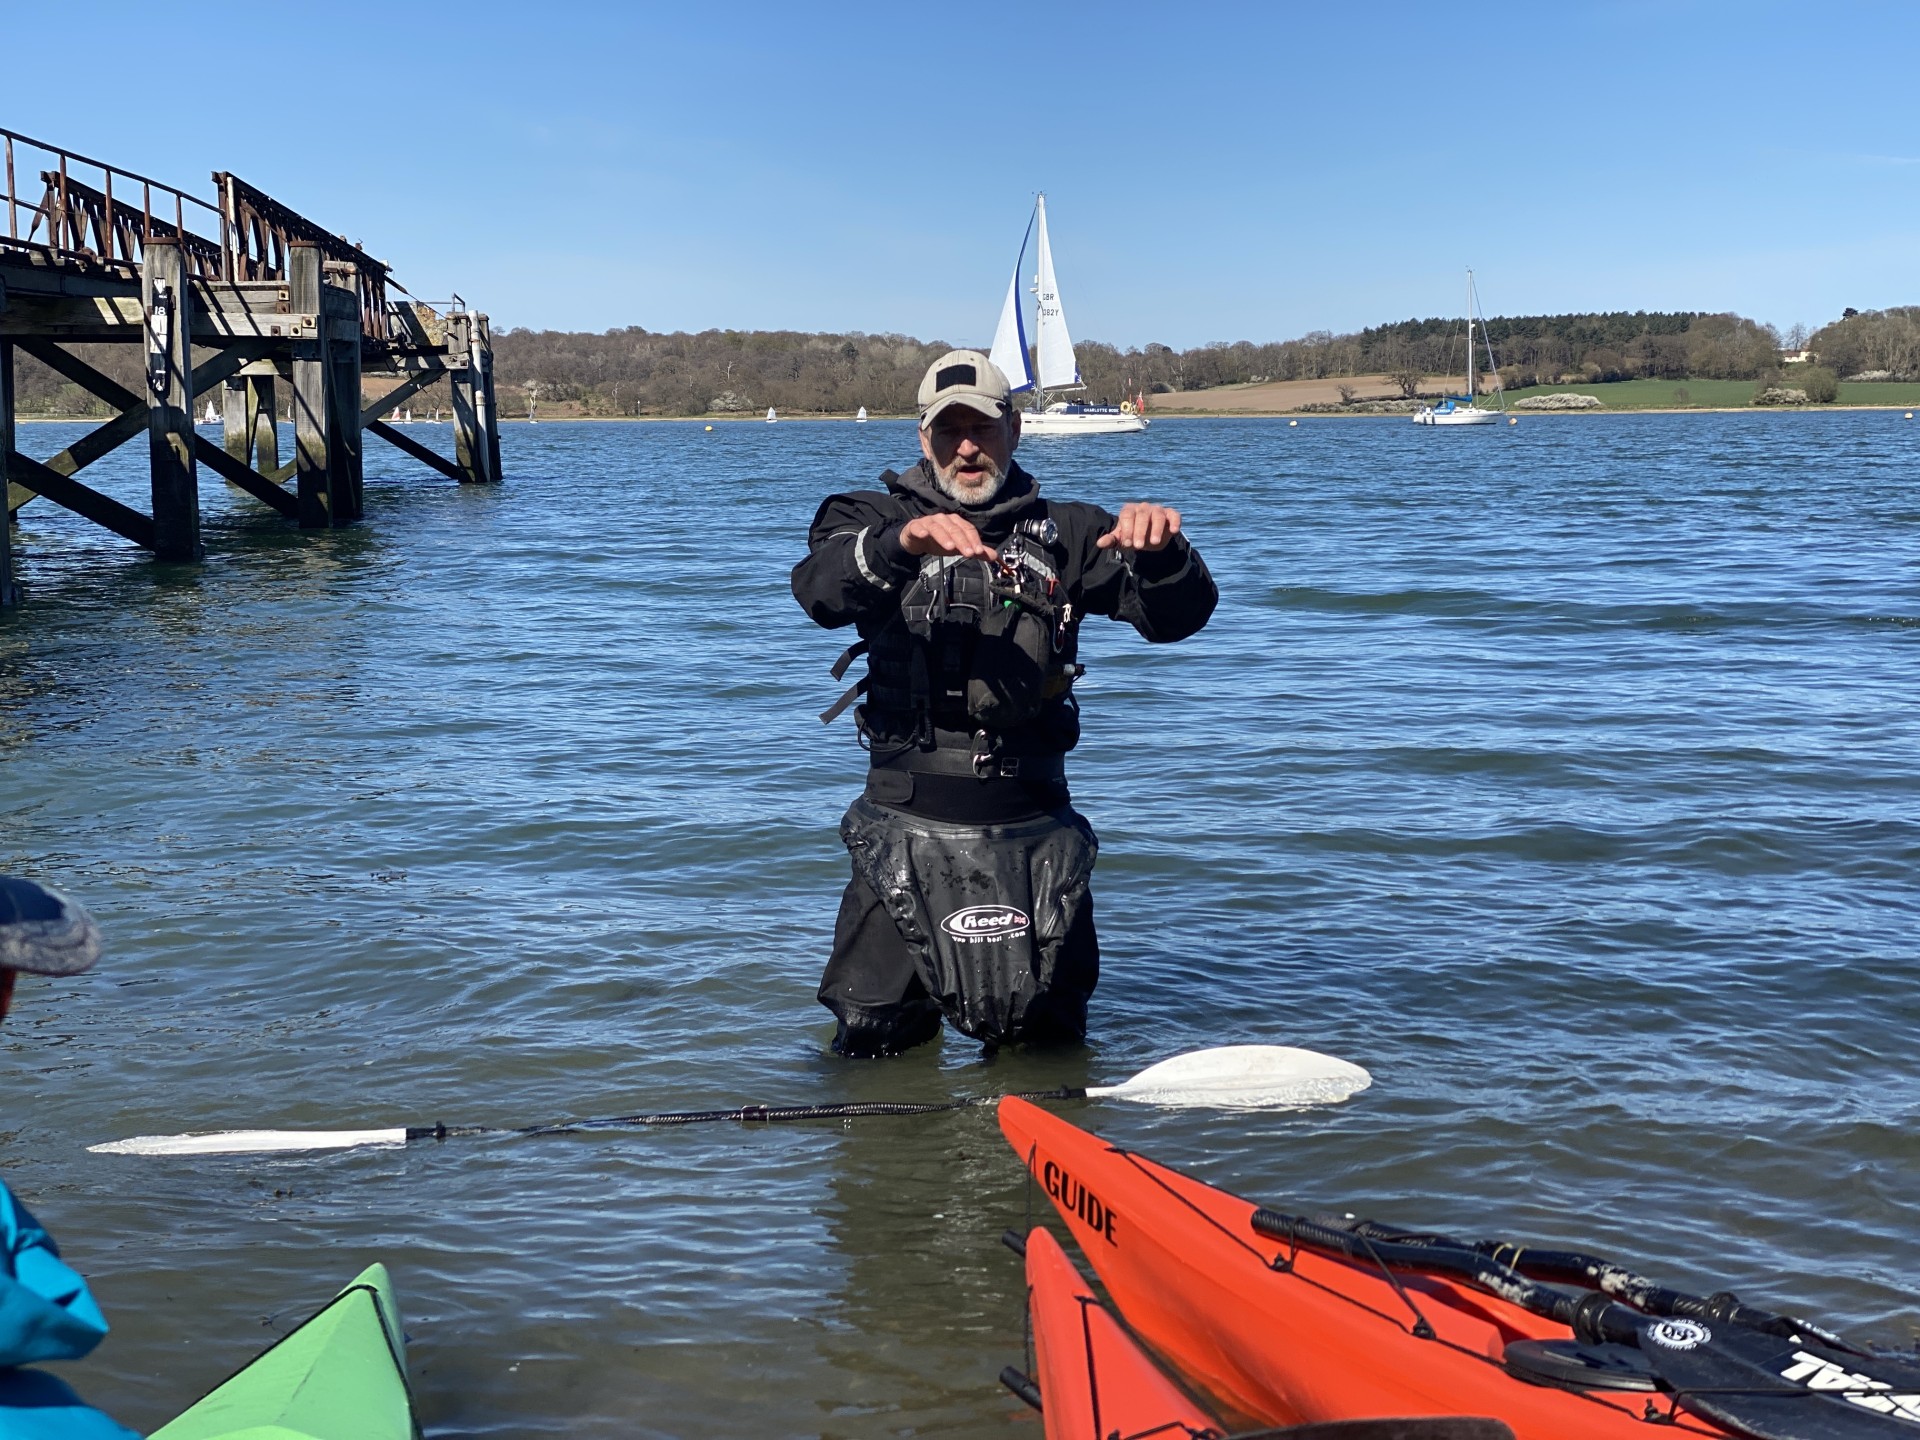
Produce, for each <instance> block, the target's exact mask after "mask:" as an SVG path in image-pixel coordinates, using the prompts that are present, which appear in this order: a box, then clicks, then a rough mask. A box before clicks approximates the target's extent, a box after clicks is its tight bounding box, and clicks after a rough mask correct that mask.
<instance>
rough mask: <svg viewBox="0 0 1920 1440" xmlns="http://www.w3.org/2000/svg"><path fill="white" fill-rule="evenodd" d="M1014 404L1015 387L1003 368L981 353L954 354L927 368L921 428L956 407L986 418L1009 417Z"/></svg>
mask: <svg viewBox="0 0 1920 1440" xmlns="http://www.w3.org/2000/svg"><path fill="white" fill-rule="evenodd" d="M1012 404H1013V387H1012V386H1011V385H1009V384H1007V377H1006V376H1005V375H1002V374H1001V373H1000V367H999V366H998V365H996V364H994V363H993V361H991V360H989V359H988V358H987V357H986V356H984V355H982V354H981V353H980V352H979V351H978V350H953V351H949V352H948V353H947V354H945V355H942V356H941V357H940V358H939V359H938V360H936V361H934V362H933V364H931V365H929V366H928V367H927V373H926V376H925V378H923V379H922V380H921V381H920V428H921V429H922V430H924V429H926V428H927V427H928V426H929V425H931V424H932V423H933V417H934V416H936V415H938V414H939V413H940V412H941V411H942V410H945V409H947V408H949V407H950V406H954V405H965V406H966V407H967V408H968V409H970V410H978V411H979V412H980V413H981V414H982V415H991V416H995V417H998V416H1001V415H1005V414H1006V413H1007V411H1008V410H1009V409H1011V408H1012Z"/></svg>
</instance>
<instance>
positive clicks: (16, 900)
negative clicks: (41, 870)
mask: <svg viewBox="0 0 1920 1440" xmlns="http://www.w3.org/2000/svg"><path fill="white" fill-rule="evenodd" d="M99 958H100V928H99V927H98V926H97V925H95V924H94V923H93V917H92V916H91V915H89V914H87V912H86V911H85V910H83V909H81V908H80V905H79V903H78V902H77V901H74V900H69V899H68V898H67V897H66V896H65V895H62V894H61V893H60V892H59V891H58V890H49V889H47V887H46V886H44V885H36V884H34V883H33V881H31V880H17V879H15V878H13V877H12V876H9V875H0V970H25V971H27V972H29V973H30V974H34V975H78V974H79V973H80V972H81V971H83V970H85V969H88V968H89V967H90V966H91V965H92V964H93V962H94V961H96V960H98V959H99Z"/></svg>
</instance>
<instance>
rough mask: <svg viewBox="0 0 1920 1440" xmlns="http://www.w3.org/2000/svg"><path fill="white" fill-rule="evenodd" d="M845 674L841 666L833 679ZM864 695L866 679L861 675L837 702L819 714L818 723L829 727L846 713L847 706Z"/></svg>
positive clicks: (844, 669)
mask: <svg viewBox="0 0 1920 1440" xmlns="http://www.w3.org/2000/svg"><path fill="white" fill-rule="evenodd" d="M846 673H847V672H846V668H845V667H844V666H842V667H841V668H840V670H839V672H838V673H837V674H835V675H834V677H833V678H834V679H836V680H838V679H839V678H840V676H841V675H844V674H846ZM866 693H867V680H866V677H865V676H864V675H863V676H861V678H860V679H858V680H856V681H855V682H854V683H853V684H851V685H849V686H848V687H847V688H846V690H845V692H844V693H843V694H842V695H841V696H840V698H839V699H838V700H836V701H834V702H833V704H831V705H829V706H828V707H827V708H826V709H824V710H822V711H821V712H820V723H821V724H822V725H831V724H832V723H833V722H834V721H836V720H838V719H839V718H840V717H841V715H843V714H844V713H845V712H846V708H847V707H848V706H849V705H851V704H853V702H854V701H856V700H858V699H859V698H860V697H861V696H862V695H864V694H866Z"/></svg>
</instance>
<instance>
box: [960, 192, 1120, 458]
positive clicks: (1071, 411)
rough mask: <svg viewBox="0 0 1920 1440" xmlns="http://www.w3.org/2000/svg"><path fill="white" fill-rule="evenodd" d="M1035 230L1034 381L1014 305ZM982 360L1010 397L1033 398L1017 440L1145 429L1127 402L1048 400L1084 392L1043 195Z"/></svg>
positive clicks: (1022, 327)
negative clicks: (989, 350) (1056, 272)
mask: <svg viewBox="0 0 1920 1440" xmlns="http://www.w3.org/2000/svg"><path fill="white" fill-rule="evenodd" d="M1036 226H1037V227H1038V228H1039V231H1040V244H1039V251H1038V254H1039V271H1038V273H1037V274H1036V275H1035V276H1034V282H1033V294H1034V298H1035V314H1034V333H1035V345H1034V349H1035V350H1037V351H1038V352H1039V374H1038V375H1037V376H1036V375H1035V374H1034V366H1033V363H1032V360H1031V359H1030V358H1029V355H1028V352H1027V327H1026V317H1025V315H1024V314H1023V313H1022V312H1023V310H1024V306H1023V305H1022V304H1021V301H1020V270H1021V267H1022V266H1023V265H1024V264H1025V263H1026V258H1027V238H1030V237H1031V236H1032V234H1033V231H1034V229H1035V227H1036ZM988 358H989V359H991V360H992V361H993V363H994V364H995V365H997V366H998V367H999V368H1000V371H1001V373H1002V374H1004V375H1005V376H1006V377H1007V379H1008V381H1009V382H1011V384H1012V386H1013V393H1014V394H1016V395H1020V394H1028V393H1031V394H1032V395H1033V397H1034V401H1035V403H1034V404H1033V405H1032V407H1031V408H1030V409H1027V410H1023V411H1021V412H1020V433H1021V434H1023V435H1124V434H1130V433H1132V432H1134V431H1139V430H1144V429H1146V428H1147V417H1146V416H1145V415H1143V414H1141V413H1140V407H1138V406H1136V405H1135V404H1134V403H1133V402H1132V401H1131V400H1129V401H1125V402H1123V403H1121V404H1119V405H1088V404H1085V403H1082V402H1080V401H1067V400H1055V399H1053V398H1052V397H1053V396H1054V395H1057V394H1062V393H1065V392H1069V391H1074V390H1084V389H1085V388H1086V386H1085V385H1084V384H1083V383H1082V382H1081V379H1080V362H1079V361H1078V360H1077V359H1076V358H1075V356H1074V353H1073V337H1072V336H1071V335H1070V334H1068V332H1067V317H1066V312H1065V311H1064V310H1062V309H1061V307H1060V285H1059V282H1058V281H1057V280H1055V279H1054V275H1053V247H1052V245H1051V244H1049V243H1048V240H1047V197H1046V196H1045V195H1041V196H1039V197H1038V198H1037V199H1036V200H1035V202H1034V207H1033V218H1032V219H1030V220H1029V221H1028V222H1027V237H1023V238H1022V240H1021V241H1020V256H1019V258H1018V259H1017V260H1015V261H1014V265H1013V279H1012V280H1011V281H1010V282H1008V285H1007V298H1006V302H1005V303H1004V304H1003V305H1002V306H1001V307H1000V324H999V326H998V327H997V328H996V329H995V331H994V335H993V351H992V353H991V354H990V355H989V356H988Z"/></svg>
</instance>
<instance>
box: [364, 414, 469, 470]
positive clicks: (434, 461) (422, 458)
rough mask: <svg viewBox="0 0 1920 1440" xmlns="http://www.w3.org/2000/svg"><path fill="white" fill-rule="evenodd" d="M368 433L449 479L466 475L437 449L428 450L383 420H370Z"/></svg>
mask: <svg viewBox="0 0 1920 1440" xmlns="http://www.w3.org/2000/svg"><path fill="white" fill-rule="evenodd" d="M367 433H368V434H369V435H378V436H379V437H380V438H381V439H382V440H384V441H386V442H387V443H388V444H389V445H391V446H393V448H394V449H396V450H403V451H405V452H406V453H407V454H409V455H411V456H412V457H413V458H414V459H416V460H418V461H419V462H420V463H421V464H422V465H425V466H428V467H429V468H431V469H434V470H438V471H439V472H440V473H441V474H442V475H444V476H446V477H447V478H448V479H449V480H465V479H466V478H467V477H466V475H465V474H463V473H462V472H461V469H460V467H459V466H458V465H456V464H454V463H453V462H452V461H451V460H449V459H447V458H446V456H444V455H442V454H440V453H439V452H438V451H437V450H430V449H428V448H427V447H426V446H425V445H422V444H421V443H420V442H419V441H418V440H416V439H414V438H413V437H412V436H411V435H403V434H402V433H401V432H400V431H398V430H396V429H394V428H393V426H391V425H389V424H387V422H386V421H384V420H374V421H370V422H369V423H368V425H367Z"/></svg>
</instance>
